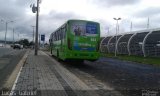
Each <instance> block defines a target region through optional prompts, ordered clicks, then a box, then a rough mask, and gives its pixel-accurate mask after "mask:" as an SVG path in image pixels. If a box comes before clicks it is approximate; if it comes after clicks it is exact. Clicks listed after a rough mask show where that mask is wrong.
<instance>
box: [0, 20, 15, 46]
mask: <svg viewBox="0 0 160 96" xmlns="http://www.w3.org/2000/svg"><path fill="white" fill-rule="evenodd" d="M1 21H2V22H5V25H6V32H5V37H4V41H5V42H4V46H5V47H6V39H7V27H8V23H13V22H14V21H4V20H3V19H2V20H1Z"/></svg>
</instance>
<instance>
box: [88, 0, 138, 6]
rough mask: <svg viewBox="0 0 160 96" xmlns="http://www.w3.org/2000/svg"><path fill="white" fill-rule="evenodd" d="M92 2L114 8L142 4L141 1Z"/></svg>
mask: <svg viewBox="0 0 160 96" xmlns="http://www.w3.org/2000/svg"><path fill="white" fill-rule="evenodd" d="M90 2H92V3H94V4H96V5H99V6H103V7H113V6H124V5H133V4H136V3H138V2H140V0H90Z"/></svg>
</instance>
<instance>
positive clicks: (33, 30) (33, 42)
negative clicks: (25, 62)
mask: <svg viewBox="0 0 160 96" xmlns="http://www.w3.org/2000/svg"><path fill="white" fill-rule="evenodd" d="M31 27H32V28H33V43H34V28H35V27H36V26H31Z"/></svg>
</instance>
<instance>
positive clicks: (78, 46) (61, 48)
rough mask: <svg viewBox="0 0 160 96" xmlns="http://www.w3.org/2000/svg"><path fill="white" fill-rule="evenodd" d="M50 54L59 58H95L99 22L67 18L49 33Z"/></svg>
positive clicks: (97, 55)
mask: <svg viewBox="0 0 160 96" xmlns="http://www.w3.org/2000/svg"><path fill="white" fill-rule="evenodd" d="M49 42H50V51H51V54H52V55H54V56H56V57H58V58H59V59H62V60H66V59H76V60H77V59H78V60H82V61H83V60H93V61H94V60H97V59H98V58H99V42H100V24H99V23H97V22H93V21H87V20H68V21H67V22H66V23H65V24H63V25H62V26H61V27H59V28H58V29H57V30H56V31H54V32H53V33H52V34H51V35H50V39H49Z"/></svg>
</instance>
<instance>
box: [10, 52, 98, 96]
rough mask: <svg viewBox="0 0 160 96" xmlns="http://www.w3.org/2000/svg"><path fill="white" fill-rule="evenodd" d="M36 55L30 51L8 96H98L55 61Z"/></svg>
mask: <svg viewBox="0 0 160 96" xmlns="http://www.w3.org/2000/svg"><path fill="white" fill-rule="evenodd" d="M38 54H39V55H38V56H34V51H32V50H30V52H29V54H28V57H27V59H26V62H25V63H24V65H23V67H22V68H21V70H20V73H19V75H18V76H17V80H16V81H15V84H14V86H13V88H12V94H11V95H10V96H15V94H16V96H19V95H21V96H22V95H23V96H29V95H32V96H33V95H36V96H98V95H97V94H96V92H94V91H95V90H93V89H91V88H90V87H88V86H87V85H86V84H85V83H84V82H82V81H81V80H80V79H79V78H78V77H77V76H75V75H74V74H73V73H71V72H70V71H68V70H67V69H66V68H64V67H62V66H61V65H60V64H59V63H58V62H57V61H56V60H54V59H53V58H51V57H49V56H48V55H46V53H44V52H42V51H39V53H38Z"/></svg>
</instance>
